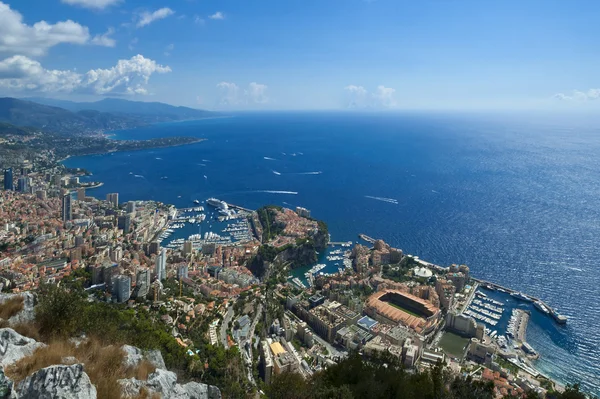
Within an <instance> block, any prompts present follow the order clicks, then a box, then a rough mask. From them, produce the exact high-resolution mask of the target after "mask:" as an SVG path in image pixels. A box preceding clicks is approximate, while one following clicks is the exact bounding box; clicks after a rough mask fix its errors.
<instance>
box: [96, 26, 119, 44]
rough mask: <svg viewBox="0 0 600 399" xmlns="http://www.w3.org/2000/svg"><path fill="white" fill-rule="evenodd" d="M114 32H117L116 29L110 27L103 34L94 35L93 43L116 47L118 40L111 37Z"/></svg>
mask: <svg viewBox="0 0 600 399" xmlns="http://www.w3.org/2000/svg"><path fill="white" fill-rule="evenodd" d="M113 33H115V29H114V28H113V27H110V28H108V30H107V31H106V33H104V34H103V35H96V36H94V38H93V39H92V41H91V43H92V44H97V45H99V46H104V47H115V46H116V45H117V41H116V40H115V39H113V38H112V37H110V36H111V35H112V34H113Z"/></svg>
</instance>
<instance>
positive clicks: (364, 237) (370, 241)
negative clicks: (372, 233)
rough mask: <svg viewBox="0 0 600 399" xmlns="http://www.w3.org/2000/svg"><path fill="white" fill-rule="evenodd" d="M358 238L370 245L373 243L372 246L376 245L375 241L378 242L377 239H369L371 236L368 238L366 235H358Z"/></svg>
mask: <svg viewBox="0 0 600 399" xmlns="http://www.w3.org/2000/svg"><path fill="white" fill-rule="evenodd" d="M358 237H359V238H360V239H361V240H365V241H366V242H368V243H371V244H375V241H377V240H376V239H374V238H373V237H369V236H368V235H366V234H359V235H358Z"/></svg>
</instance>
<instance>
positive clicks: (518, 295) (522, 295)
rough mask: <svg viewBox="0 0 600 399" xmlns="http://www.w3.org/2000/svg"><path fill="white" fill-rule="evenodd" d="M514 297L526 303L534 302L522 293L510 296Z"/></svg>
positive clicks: (514, 293)
mask: <svg viewBox="0 0 600 399" xmlns="http://www.w3.org/2000/svg"><path fill="white" fill-rule="evenodd" d="M510 295H511V296H512V297H514V298H517V299H519V300H521V301H526V302H533V299H531V298H529V297H528V296H527V295H525V294H523V293H522V292H513V293H512V294H510Z"/></svg>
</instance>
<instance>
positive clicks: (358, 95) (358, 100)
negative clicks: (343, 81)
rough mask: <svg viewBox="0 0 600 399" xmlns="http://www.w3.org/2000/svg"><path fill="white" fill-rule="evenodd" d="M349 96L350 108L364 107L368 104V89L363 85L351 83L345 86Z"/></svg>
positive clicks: (348, 103) (348, 104)
mask: <svg viewBox="0 0 600 399" xmlns="http://www.w3.org/2000/svg"><path fill="white" fill-rule="evenodd" d="M344 90H346V94H347V96H348V99H347V106H348V107H349V108H364V107H366V106H367V105H368V104H367V90H366V89H365V88H364V87H362V86H355V85H349V86H346V87H344Z"/></svg>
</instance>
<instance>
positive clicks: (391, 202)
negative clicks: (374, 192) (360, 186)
mask: <svg viewBox="0 0 600 399" xmlns="http://www.w3.org/2000/svg"><path fill="white" fill-rule="evenodd" d="M365 198H370V199H374V200H377V201H382V202H387V203H388V204H394V205H398V200H397V199H394V198H385V197H373V196H371V195H365Z"/></svg>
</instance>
